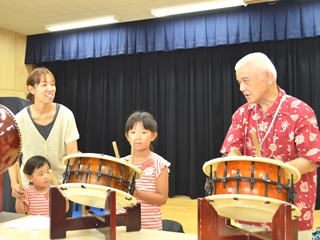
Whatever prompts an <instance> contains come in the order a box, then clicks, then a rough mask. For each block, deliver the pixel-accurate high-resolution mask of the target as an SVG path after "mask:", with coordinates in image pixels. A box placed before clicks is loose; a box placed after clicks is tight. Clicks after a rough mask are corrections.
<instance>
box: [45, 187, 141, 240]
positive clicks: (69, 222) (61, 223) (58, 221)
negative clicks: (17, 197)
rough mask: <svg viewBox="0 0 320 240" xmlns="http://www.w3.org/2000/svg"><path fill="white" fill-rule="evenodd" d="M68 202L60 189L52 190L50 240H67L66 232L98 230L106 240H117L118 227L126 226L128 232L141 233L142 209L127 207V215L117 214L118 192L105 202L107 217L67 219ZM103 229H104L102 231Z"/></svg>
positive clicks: (111, 193)
mask: <svg viewBox="0 0 320 240" xmlns="http://www.w3.org/2000/svg"><path fill="white" fill-rule="evenodd" d="M65 210H66V200H65V198H64V196H63V195H62V194H61V192H60V191H59V189H58V188H56V187H51V188H50V239H58V238H66V232H67V231H72V230H83V229H93V228H97V229H98V230H99V231H100V232H103V233H104V234H105V239H106V240H116V226H126V231H127V232H133V231H140V229H141V207H140V204H137V205H136V206H134V207H127V208H126V210H127V213H124V214H117V213H116V192H115V191H110V192H109V193H108V194H107V197H106V202H105V215H101V216H82V217H77V218H72V217H71V218H67V217H66V211H65ZM102 228H103V229H102Z"/></svg>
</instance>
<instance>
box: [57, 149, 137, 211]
mask: <svg viewBox="0 0 320 240" xmlns="http://www.w3.org/2000/svg"><path fill="white" fill-rule="evenodd" d="M63 161H64V163H65V165H66V171H65V173H64V180H63V184H61V185H59V188H60V190H61V192H62V193H63V194H64V195H65V196H66V197H67V198H68V199H70V200H71V201H73V202H76V203H80V204H83V205H85V206H91V207H96V208H105V201H106V197H107V194H108V192H109V191H115V192H116V207H117V209H119V208H122V207H129V206H134V205H136V204H137V201H136V199H135V198H134V197H133V192H134V188H135V180H136V179H138V178H140V177H141V174H142V171H141V169H139V168H137V167H135V166H134V165H133V164H131V163H130V162H128V161H127V160H124V159H118V158H115V157H112V156H108V155H104V154H96V153H76V154H70V155H67V156H65V157H64V158H63Z"/></svg>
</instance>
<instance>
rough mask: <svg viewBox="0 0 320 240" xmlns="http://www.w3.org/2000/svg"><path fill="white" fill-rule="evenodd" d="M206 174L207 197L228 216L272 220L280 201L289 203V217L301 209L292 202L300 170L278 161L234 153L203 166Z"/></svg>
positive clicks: (262, 220) (296, 214) (238, 218)
mask: <svg viewBox="0 0 320 240" xmlns="http://www.w3.org/2000/svg"><path fill="white" fill-rule="evenodd" d="M203 171H204V173H205V174H206V175H207V176H208V177H207V181H206V185H205V188H206V198H207V199H208V200H209V201H210V202H211V204H212V205H213V206H214V208H215V209H216V210H217V212H218V214H219V215H221V216H225V217H229V218H231V219H237V220H244V221H252V222H272V217H273V215H274V213H275V212H276V210H277V209H278V207H279V205H280V204H281V203H288V204H291V206H292V217H293V218H298V217H299V216H300V215H301V211H300V210H299V209H298V208H297V207H296V206H294V205H293V202H294V199H295V196H296V191H295V189H294V183H296V182H297V181H299V179H300V177H301V175H300V172H299V171H298V170H297V169H296V168H295V167H293V166H291V165H288V164H286V163H283V162H281V161H278V160H272V159H266V158H262V157H249V156H235V157H234V156H233V157H222V158H216V159H213V160H210V161H208V162H206V163H205V164H204V165H203Z"/></svg>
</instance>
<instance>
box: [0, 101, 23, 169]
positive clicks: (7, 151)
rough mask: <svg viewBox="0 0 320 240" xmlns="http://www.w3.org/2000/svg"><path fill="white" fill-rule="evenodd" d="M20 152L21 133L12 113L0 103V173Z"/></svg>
mask: <svg viewBox="0 0 320 240" xmlns="http://www.w3.org/2000/svg"><path fill="white" fill-rule="evenodd" d="M20 152H21V134H20V129H19V126H18V124H17V122H16V120H15V118H14V114H13V113H12V112H11V111H10V110H9V109H8V108H6V107H5V106H3V105H1V104H0V175H1V174H2V173H4V172H5V171H6V170H7V168H8V167H11V166H12V165H13V164H14V163H15V162H16V161H17V160H18V157H19V155H20Z"/></svg>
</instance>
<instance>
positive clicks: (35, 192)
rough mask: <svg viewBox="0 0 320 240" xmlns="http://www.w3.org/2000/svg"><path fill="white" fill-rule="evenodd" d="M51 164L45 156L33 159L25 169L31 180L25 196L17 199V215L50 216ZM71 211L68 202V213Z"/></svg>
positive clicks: (24, 171)
mask: <svg viewBox="0 0 320 240" xmlns="http://www.w3.org/2000/svg"><path fill="white" fill-rule="evenodd" d="M50 168H51V167H50V163H49V161H48V160H47V159H46V158H45V157H43V156H34V157H31V158H30V159H29V160H28V161H27V163H26V164H25V166H24V168H23V173H24V174H25V175H26V177H27V179H28V180H29V185H30V186H28V187H26V188H25V195H24V197H22V198H16V211H17V213H22V214H24V213H28V214H29V215H41V216H49V192H50V191H49V188H50V182H51V175H50V171H51V170H50ZM68 209H69V204H68V200H67V201H66V212H67V211H68Z"/></svg>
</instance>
